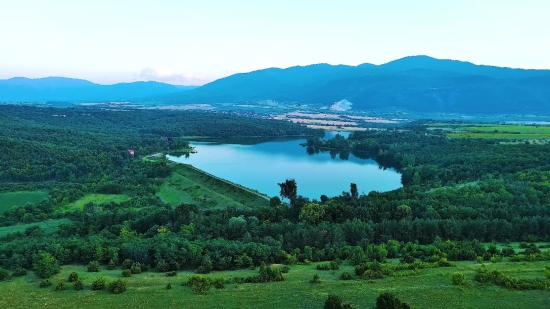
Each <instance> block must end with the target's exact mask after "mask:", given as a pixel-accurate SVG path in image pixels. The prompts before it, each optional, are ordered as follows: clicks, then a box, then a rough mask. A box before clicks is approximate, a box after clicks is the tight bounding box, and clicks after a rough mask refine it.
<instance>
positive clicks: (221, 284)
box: [214, 277, 225, 290]
mask: <svg viewBox="0 0 550 309" xmlns="http://www.w3.org/2000/svg"><path fill="white" fill-rule="evenodd" d="M214 287H215V288H216V289H219V290H221V289H225V280H224V279H223V278H221V277H220V278H216V279H214Z"/></svg>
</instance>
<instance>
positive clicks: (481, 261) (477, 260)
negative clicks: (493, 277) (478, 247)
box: [476, 256, 483, 264]
mask: <svg viewBox="0 0 550 309" xmlns="http://www.w3.org/2000/svg"><path fill="white" fill-rule="evenodd" d="M476 262H477V263H478V264H483V257H482V256H478V257H476Z"/></svg>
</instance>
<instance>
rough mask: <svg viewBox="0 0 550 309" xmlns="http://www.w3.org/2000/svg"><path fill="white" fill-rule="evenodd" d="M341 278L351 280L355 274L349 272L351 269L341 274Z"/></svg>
mask: <svg viewBox="0 0 550 309" xmlns="http://www.w3.org/2000/svg"><path fill="white" fill-rule="evenodd" d="M340 279H342V280H351V279H353V276H352V275H351V274H350V273H349V271H345V272H343V273H342V274H341V275H340Z"/></svg>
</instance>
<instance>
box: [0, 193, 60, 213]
mask: <svg viewBox="0 0 550 309" xmlns="http://www.w3.org/2000/svg"><path fill="white" fill-rule="evenodd" d="M49 195H50V194H49V192H48V191H16V192H5V193H0V214H2V213H3V212H5V211H8V210H9V209H10V208H11V207H12V206H24V205H26V204H27V203H30V204H36V203H40V202H41V201H43V200H45V199H47V198H48V196H49Z"/></svg>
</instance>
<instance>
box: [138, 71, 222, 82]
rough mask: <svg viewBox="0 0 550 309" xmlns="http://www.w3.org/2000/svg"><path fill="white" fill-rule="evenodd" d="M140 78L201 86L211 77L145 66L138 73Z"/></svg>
mask: <svg viewBox="0 0 550 309" xmlns="http://www.w3.org/2000/svg"><path fill="white" fill-rule="evenodd" d="M139 79H140V80H146V81H157V82H163V83H168V84H174V85H197V86H201V85H204V84H206V83H208V82H211V81H212V79H209V78H208V77H206V76H205V75H200V74H177V73H172V71H170V70H168V69H167V68H155V69H153V68H145V69H143V70H141V72H140V73H139Z"/></svg>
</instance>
